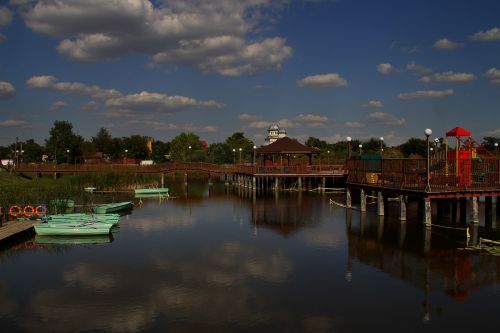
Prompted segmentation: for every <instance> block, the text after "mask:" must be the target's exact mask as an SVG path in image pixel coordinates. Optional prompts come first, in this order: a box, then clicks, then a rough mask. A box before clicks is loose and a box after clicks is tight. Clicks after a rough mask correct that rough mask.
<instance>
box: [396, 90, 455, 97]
mask: <svg viewBox="0 0 500 333" xmlns="http://www.w3.org/2000/svg"><path fill="white" fill-rule="evenodd" d="M453 94H454V91H453V89H446V90H417V91H415V92H409V93H401V94H399V95H398V98H399V99H401V100H411V99H430V98H441V97H448V96H451V95H453Z"/></svg>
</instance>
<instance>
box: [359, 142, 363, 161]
mask: <svg viewBox="0 0 500 333" xmlns="http://www.w3.org/2000/svg"><path fill="white" fill-rule="evenodd" d="M358 148H359V158H361V154H363V145H362V144H361V143H360V144H359V146H358Z"/></svg>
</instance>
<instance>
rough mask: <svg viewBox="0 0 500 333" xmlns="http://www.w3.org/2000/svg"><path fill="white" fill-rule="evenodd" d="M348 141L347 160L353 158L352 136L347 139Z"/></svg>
mask: <svg viewBox="0 0 500 333" xmlns="http://www.w3.org/2000/svg"><path fill="white" fill-rule="evenodd" d="M346 140H347V158H351V141H352V138H351V137H350V136H348V137H347V138H346Z"/></svg>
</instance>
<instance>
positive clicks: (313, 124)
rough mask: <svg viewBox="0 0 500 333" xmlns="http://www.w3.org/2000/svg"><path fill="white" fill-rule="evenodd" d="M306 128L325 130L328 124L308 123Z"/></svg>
mask: <svg viewBox="0 0 500 333" xmlns="http://www.w3.org/2000/svg"><path fill="white" fill-rule="evenodd" d="M305 126H306V127H308V128H325V127H326V124H325V123H306V125H305Z"/></svg>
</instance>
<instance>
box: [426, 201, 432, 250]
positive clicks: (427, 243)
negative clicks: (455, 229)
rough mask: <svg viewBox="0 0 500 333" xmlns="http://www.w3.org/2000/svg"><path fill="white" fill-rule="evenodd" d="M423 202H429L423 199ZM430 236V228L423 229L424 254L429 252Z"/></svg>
mask: <svg viewBox="0 0 500 333" xmlns="http://www.w3.org/2000/svg"><path fill="white" fill-rule="evenodd" d="M425 200H429V202H430V199H425ZM431 236H432V231H431V228H430V226H428V227H425V230H424V253H429V251H430V250H431Z"/></svg>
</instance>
